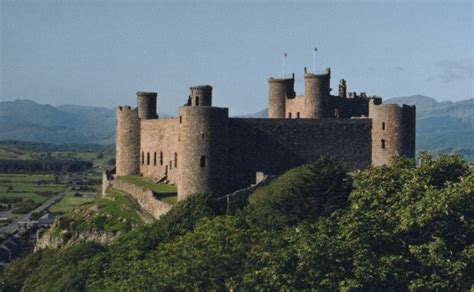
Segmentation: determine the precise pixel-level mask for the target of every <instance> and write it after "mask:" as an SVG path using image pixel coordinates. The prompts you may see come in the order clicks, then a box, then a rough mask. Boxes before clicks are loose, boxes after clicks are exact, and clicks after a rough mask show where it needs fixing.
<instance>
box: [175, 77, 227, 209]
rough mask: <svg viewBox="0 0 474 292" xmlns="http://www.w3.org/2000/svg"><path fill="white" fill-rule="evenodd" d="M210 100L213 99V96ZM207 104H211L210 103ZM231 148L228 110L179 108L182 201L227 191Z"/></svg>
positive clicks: (180, 198)
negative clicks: (228, 158)
mask: <svg viewBox="0 0 474 292" xmlns="http://www.w3.org/2000/svg"><path fill="white" fill-rule="evenodd" d="M193 88H196V87H193ZM209 88H210V86H209ZM192 92H193V90H192ZM201 96H203V95H201ZM207 96H208V97H210V95H207ZM191 97H193V95H191ZM207 100H208V101H209V103H208V104H210V99H207ZM228 147H229V110H228V109H227V108H217V107H212V106H202V104H201V103H200V106H182V107H180V109H179V145H178V153H179V158H178V200H179V201H181V200H184V199H185V198H187V197H188V196H190V195H192V194H195V193H199V192H214V193H222V192H223V191H224V190H225V188H226V184H227V165H228V161H227V152H228Z"/></svg>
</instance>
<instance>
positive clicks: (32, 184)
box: [0, 142, 114, 227]
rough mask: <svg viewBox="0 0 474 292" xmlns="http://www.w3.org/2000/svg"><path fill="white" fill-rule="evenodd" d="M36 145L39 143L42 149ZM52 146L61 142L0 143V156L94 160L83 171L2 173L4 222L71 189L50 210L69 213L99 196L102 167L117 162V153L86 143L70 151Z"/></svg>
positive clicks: (0, 194)
mask: <svg viewBox="0 0 474 292" xmlns="http://www.w3.org/2000/svg"><path fill="white" fill-rule="evenodd" d="M35 147H38V150H36V148H35ZM51 147H52V148H58V147H61V146H54V145H42V144H38V145H36V144H34V143H33V144H31V143H28V142H26V143H23V142H19V143H11V144H8V143H0V160H2V159H3V160H14V161H28V160H45V161H48V160H51V159H61V160H68V161H76V160H77V161H90V162H92V168H90V169H88V170H86V171H82V172H64V171H63V172H56V173H52V172H51V171H39V172H38V171H35V172H26V173H14V172H13V173H0V218H2V222H1V224H0V225H1V226H6V225H7V224H8V223H9V222H14V221H16V220H18V219H19V218H20V217H21V216H23V215H22V214H27V213H29V212H30V211H32V210H33V209H35V208H36V207H38V206H40V205H41V204H43V203H45V202H47V201H48V200H49V199H50V198H51V197H53V196H54V195H56V194H59V193H61V192H67V193H66V195H65V196H64V197H63V198H62V199H61V200H59V201H58V202H57V203H55V204H54V205H52V206H50V207H49V208H48V210H49V211H50V212H54V213H60V214H61V213H67V212H69V211H71V210H73V209H74V208H76V207H80V206H82V205H83V204H86V203H89V202H92V201H94V200H95V198H94V196H95V194H96V193H97V189H98V187H99V185H100V183H101V175H102V170H103V169H104V168H110V167H111V165H112V164H113V163H114V162H113V158H114V155H113V153H112V152H111V151H108V150H104V151H102V150H100V151H88V149H87V148H85V147H83V146H80V147H81V151H73V150H69V149H70V148H68V151H49V150H50V149H49V148H51ZM68 147H69V146H68ZM72 148H74V146H72ZM46 150H48V151H46ZM23 172H24V171H23ZM43 212H44V211H43ZM1 226H0V227H1Z"/></svg>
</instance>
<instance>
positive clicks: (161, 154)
mask: <svg viewBox="0 0 474 292" xmlns="http://www.w3.org/2000/svg"><path fill="white" fill-rule="evenodd" d="M160 165H163V151H161V152H160Z"/></svg>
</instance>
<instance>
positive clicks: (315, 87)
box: [304, 68, 331, 119]
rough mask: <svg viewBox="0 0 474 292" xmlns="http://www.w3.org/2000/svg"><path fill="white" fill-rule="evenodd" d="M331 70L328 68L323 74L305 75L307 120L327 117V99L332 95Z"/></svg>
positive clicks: (305, 115)
mask: <svg viewBox="0 0 474 292" xmlns="http://www.w3.org/2000/svg"><path fill="white" fill-rule="evenodd" d="M330 81H331V70H330V69H329V68H327V69H326V70H325V72H324V73H323V74H313V73H305V74H304V104H305V114H304V117H305V118H307V119H322V118H324V117H325V113H324V104H325V99H326V98H327V97H329V95H330V90H331V89H330Z"/></svg>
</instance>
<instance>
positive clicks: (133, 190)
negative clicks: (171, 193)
mask: <svg viewBox="0 0 474 292" xmlns="http://www.w3.org/2000/svg"><path fill="white" fill-rule="evenodd" d="M111 187H112V188H114V189H116V190H119V191H122V192H124V193H127V194H129V195H130V196H131V197H132V198H134V199H135V200H136V201H137V202H138V204H139V205H140V207H141V208H143V209H144V210H145V211H147V212H148V213H149V214H150V215H151V216H153V217H154V218H155V219H158V218H159V217H160V216H161V215H164V214H166V213H167V212H168V211H169V210H171V208H172V207H173V206H172V205H170V204H168V203H165V202H163V201H160V200H158V199H157V198H155V196H154V195H153V192H152V191H151V190H148V189H145V188H141V187H139V186H137V185H134V184H131V183H127V182H124V181H121V180H117V179H116V180H113V181H112V182H111Z"/></svg>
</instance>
